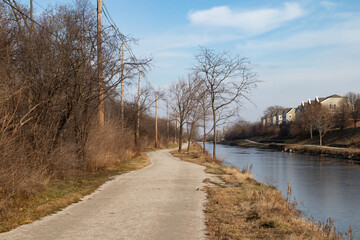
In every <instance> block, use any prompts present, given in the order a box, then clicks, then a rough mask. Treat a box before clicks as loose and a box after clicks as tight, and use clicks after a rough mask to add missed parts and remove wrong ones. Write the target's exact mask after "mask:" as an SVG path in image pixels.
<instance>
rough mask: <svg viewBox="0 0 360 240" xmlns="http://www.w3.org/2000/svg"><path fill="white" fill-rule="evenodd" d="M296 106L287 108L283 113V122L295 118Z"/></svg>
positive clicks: (288, 121)
mask: <svg viewBox="0 0 360 240" xmlns="http://www.w3.org/2000/svg"><path fill="white" fill-rule="evenodd" d="M295 110H296V109H295V108H285V109H284V111H283V113H282V119H283V123H284V124H286V123H290V122H292V121H294V120H295V115H296V113H295Z"/></svg>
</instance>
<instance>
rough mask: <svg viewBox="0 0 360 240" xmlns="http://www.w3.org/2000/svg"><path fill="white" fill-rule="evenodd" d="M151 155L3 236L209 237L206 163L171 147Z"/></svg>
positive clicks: (99, 237)
mask: <svg viewBox="0 0 360 240" xmlns="http://www.w3.org/2000/svg"><path fill="white" fill-rule="evenodd" d="M148 155H149V157H150V160H151V162H152V164H151V165H150V166H148V167H146V168H143V169H141V170H138V171H134V172H130V173H127V174H123V175H119V176H117V177H116V178H115V179H114V180H112V181H109V182H107V183H105V184H104V185H102V186H101V187H100V188H99V189H98V190H97V191H96V192H94V193H93V194H91V195H89V196H86V197H85V198H83V200H82V201H80V202H79V203H76V204H72V205H70V206H69V207H67V208H65V209H64V210H62V211H60V212H58V213H56V214H53V215H50V216H47V217H45V218H43V219H41V220H39V221H36V222H33V223H31V224H28V225H23V226H20V227H18V228H16V229H14V230H12V231H10V232H7V233H2V234H0V239H31V240H34V239H37V240H41V239H172V240H173V239H186V240H188V239H205V216H204V213H203V208H204V204H205V201H206V194H205V192H203V191H201V188H202V187H203V186H204V183H203V180H204V179H205V178H206V177H207V174H206V173H205V172H204V167H202V166H199V165H195V164H192V163H188V162H183V161H180V160H178V159H177V158H175V157H173V156H172V155H171V154H170V153H169V150H160V151H155V152H150V153H148Z"/></svg>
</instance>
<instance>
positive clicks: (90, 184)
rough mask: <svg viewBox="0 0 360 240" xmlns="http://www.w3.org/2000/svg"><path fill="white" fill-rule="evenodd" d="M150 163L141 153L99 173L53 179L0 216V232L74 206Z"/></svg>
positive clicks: (17, 201) (15, 202)
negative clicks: (99, 189)
mask: <svg viewBox="0 0 360 240" xmlns="http://www.w3.org/2000/svg"><path fill="white" fill-rule="evenodd" d="M149 164H150V161H149V159H148V157H147V156H146V155H145V154H142V155H140V156H138V157H136V158H131V159H127V160H126V161H125V162H121V163H119V164H115V165H114V166H112V167H111V168H108V169H106V170H103V171H100V172H96V173H84V174H82V175H81V176H78V177H76V178H66V179H63V180H50V182H49V183H48V184H47V185H46V187H45V188H44V189H42V190H41V191H39V192H38V193H36V194H34V195H33V196H31V197H30V198H17V199H14V200H13V202H12V203H11V205H10V206H9V207H8V208H7V209H6V211H5V212H4V213H2V215H1V216H2V219H1V220H0V232H5V231H9V230H10V229H13V228H15V227H17V226H19V225H21V224H27V223H31V222H33V221H35V220H38V219H40V218H42V217H44V216H46V215H49V214H51V213H54V212H56V211H59V210H60V209H62V208H64V207H66V206H68V205H70V204H71V203H75V202H78V201H79V200H80V199H81V198H82V197H83V196H85V195H88V194H90V193H92V192H94V191H95V190H96V189H97V188H98V187H99V186H101V185H102V184H103V183H105V182H106V181H109V180H111V179H112V177H114V176H116V175H118V174H122V173H125V172H129V171H133V170H137V169H140V168H143V167H145V166H147V165H149Z"/></svg>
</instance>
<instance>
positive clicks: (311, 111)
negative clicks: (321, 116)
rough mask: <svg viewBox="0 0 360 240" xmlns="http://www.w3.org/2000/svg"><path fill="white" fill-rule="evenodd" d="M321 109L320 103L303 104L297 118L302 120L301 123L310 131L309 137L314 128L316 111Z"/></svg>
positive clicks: (311, 135)
mask: <svg viewBox="0 0 360 240" xmlns="http://www.w3.org/2000/svg"><path fill="white" fill-rule="evenodd" d="M320 109H321V104H320V103H317V102H312V103H311V104H305V105H304V106H303V108H302V111H301V113H300V115H301V117H300V118H299V120H303V121H304V123H303V125H304V126H305V128H307V129H308V131H309V132H310V138H311V139H313V131H314V130H315V128H316V121H317V113H318V112H319V110H320Z"/></svg>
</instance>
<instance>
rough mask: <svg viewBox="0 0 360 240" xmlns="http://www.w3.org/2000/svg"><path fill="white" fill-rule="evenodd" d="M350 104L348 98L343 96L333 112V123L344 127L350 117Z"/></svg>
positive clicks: (341, 127)
mask: <svg viewBox="0 0 360 240" xmlns="http://www.w3.org/2000/svg"><path fill="white" fill-rule="evenodd" d="M351 112H352V106H351V103H350V101H349V100H348V99H346V98H344V99H342V100H341V101H340V103H339V106H338V107H337V108H336V112H335V114H334V121H335V124H336V125H337V126H338V127H339V128H340V129H341V130H343V129H344V128H345V127H346V123H347V122H348V121H349V119H350V117H351Z"/></svg>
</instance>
